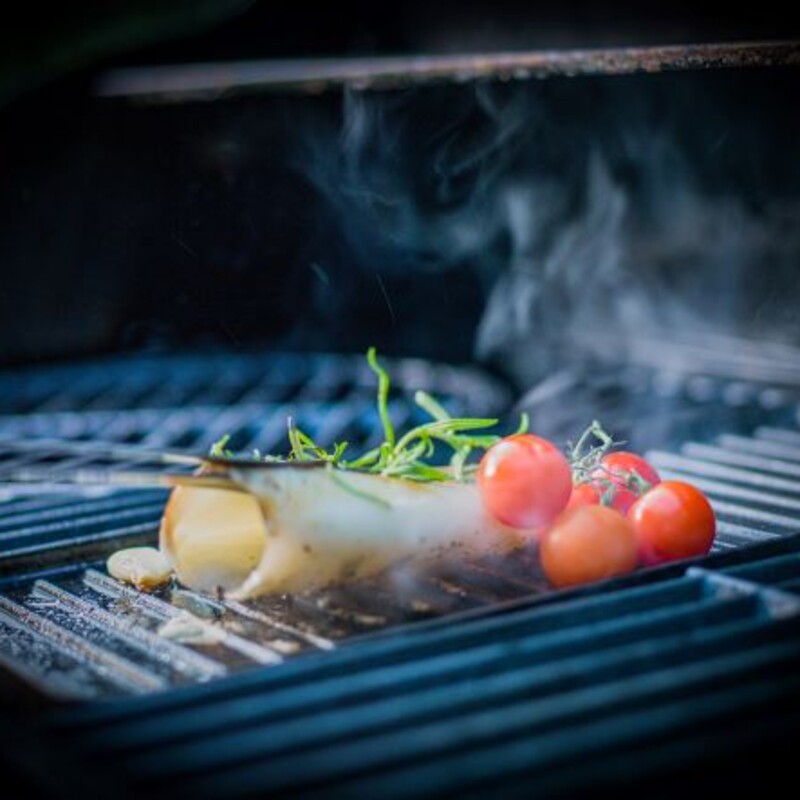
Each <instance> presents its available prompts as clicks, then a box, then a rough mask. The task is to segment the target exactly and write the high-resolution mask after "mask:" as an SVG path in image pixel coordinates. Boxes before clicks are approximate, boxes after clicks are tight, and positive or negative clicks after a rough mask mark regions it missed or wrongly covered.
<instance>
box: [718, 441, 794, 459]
mask: <svg viewBox="0 0 800 800" xmlns="http://www.w3.org/2000/svg"><path fill="white" fill-rule="evenodd" d="M717 442H718V443H719V445H720V446H721V447H724V448H726V449H728V450H736V451H737V452H741V453H750V454H753V455H756V456H765V457H767V458H775V459H778V460H780V461H789V462H791V463H793V464H798V463H800V444H784V443H781V442H773V441H769V440H765V439H754V438H751V437H749V436H734V435H732V434H723V435H721V436H719V437H718V438H717Z"/></svg>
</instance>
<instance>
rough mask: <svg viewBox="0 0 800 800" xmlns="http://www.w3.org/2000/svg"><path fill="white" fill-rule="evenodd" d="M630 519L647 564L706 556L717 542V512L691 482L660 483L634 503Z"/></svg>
mask: <svg viewBox="0 0 800 800" xmlns="http://www.w3.org/2000/svg"><path fill="white" fill-rule="evenodd" d="M628 517H629V518H630V520H631V522H632V523H633V527H634V530H635V531H636V541H637V545H638V548H639V559H640V560H641V562H642V563H643V564H650V565H652V564H662V563H664V562H665V561H675V560H677V559H679V558H691V557H692V556H701V555H705V553H707V552H708V551H709V550H710V549H711V545H712V544H713V543H714V535H715V533H716V529H717V523H716V519H715V517H714V509H712V508H711V504H710V503H709V502H708V499H707V498H706V496H705V495H704V494H703V493H702V492H701V491H700V490H699V489H697V488H696V487H694V486H692V485H691V484H688V483H682V482H681V481H663V482H662V483H659V484H658V486H655V487H653V488H652V489H651V490H650V491H649V492H647V493H646V494H644V495H642V497H640V498H639V499H638V500H637V501H636V502H635V503H634V504H633V506H632V507H631V510H630V511H629V512H628Z"/></svg>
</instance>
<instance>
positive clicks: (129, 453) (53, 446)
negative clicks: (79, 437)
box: [0, 439, 203, 466]
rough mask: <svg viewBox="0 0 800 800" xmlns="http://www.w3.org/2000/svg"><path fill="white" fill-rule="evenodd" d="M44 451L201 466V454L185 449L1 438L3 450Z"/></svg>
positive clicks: (0, 442)
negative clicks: (190, 452)
mask: <svg viewBox="0 0 800 800" xmlns="http://www.w3.org/2000/svg"><path fill="white" fill-rule="evenodd" d="M40 451H41V452H42V453H43V454H45V455H48V456H53V455H64V456H94V457H95V458H102V459H103V460H105V461H122V462H131V461H147V462H151V463H155V464H187V465H189V466H200V464H202V463H203V458H202V457H200V456H195V455H191V454H188V453H173V452H165V451H163V450H147V449H144V448H141V447H136V446H135V445H124V444H114V443H111V442H83V441H80V442H76V441H65V440H63V439H11V440H0V452H2V453H38V452H40Z"/></svg>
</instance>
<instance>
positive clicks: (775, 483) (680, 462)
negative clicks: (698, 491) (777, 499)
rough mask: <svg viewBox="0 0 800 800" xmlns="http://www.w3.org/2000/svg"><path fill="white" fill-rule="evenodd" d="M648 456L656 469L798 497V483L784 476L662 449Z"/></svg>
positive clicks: (799, 485) (799, 492)
mask: <svg viewBox="0 0 800 800" xmlns="http://www.w3.org/2000/svg"><path fill="white" fill-rule="evenodd" d="M648 458H649V459H650V460H651V461H652V462H653V464H654V466H655V467H656V468H658V469H661V468H662V467H663V468H664V469H671V470H675V471H680V472H685V473H687V474H688V475H700V476H701V477H703V476H707V477H711V478H718V479H721V480H729V481H731V482H732V483H737V484H744V485H745V486H752V487H755V488H758V489H765V490H767V491H772V492H778V493H785V494H789V495H793V496H795V497H800V483H798V482H797V481H794V480H789V478H785V477H774V476H773V475H764V474H762V473H758V472H751V471H750V470H747V469H740V468H737V467H732V466H728V465H726V464H721V463H719V464H718V463H714V462H710V461H700V460H697V459H695V458H689V457H688V456H685V455H676V454H674V453H667V452H664V451H662V450H653V451H650V452H649V453H648Z"/></svg>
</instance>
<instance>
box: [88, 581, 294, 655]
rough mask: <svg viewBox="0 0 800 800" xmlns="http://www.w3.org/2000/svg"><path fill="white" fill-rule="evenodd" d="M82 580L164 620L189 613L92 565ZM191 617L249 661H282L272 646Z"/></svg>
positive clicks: (198, 625)
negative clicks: (121, 581)
mask: <svg viewBox="0 0 800 800" xmlns="http://www.w3.org/2000/svg"><path fill="white" fill-rule="evenodd" d="M83 580H84V583H85V584H86V585H87V586H88V587H89V588H91V589H93V590H94V591H96V592H98V593H100V594H103V595H105V596H106V597H111V598H113V599H116V600H119V599H124V600H125V601H127V602H128V603H130V604H132V605H133V606H135V607H136V608H137V609H139V610H140V611H141V612H142V613H144V614H145V615H147V616H149V617H152V618H153V619H156V620H157V621H159V622H161V623H164V624H165V623H167V622H170V621H172V620H175V619H178V618H179V617H181V615H185V614H187V613H188V612H185V611H181V610H180V609H178V608H175V606H172V605H170V604H169V603H167V602H165V601H164V600H159V599H158V598H157V597H153V596H152V595H146V594H144V593H142V592H139V591H137V590H136V589H133V588H131V587H129V586H124V585H123V584H121V583H119V582H118V581H116V580H114V579H113V578H110V577H108V576H107V575H103V574H102V573H101V572H98V571H97V570H94V569H89V570H87V571H86V573H85V574H84V578H83ZM192 617H193V620H192V623H193V625H196V626H197V627H199V628H202V629H205V630H207V631H208V632H209V634H210V635H211V637H212V639H214V640H218V641H219V643H220V644H221V645H223V646H224V647H226V648H228V649H229V650H233V651H235V652H237V653H239V654H240V655H243V656H245V657H246V658H248V659H250V660H251V661H254V662H256V663H258V664H279V663H280V662H281V661H283V656H282V655H281V654H280V653H278V652H276V651H275V650H271V649H270V648H268V647H265V646H263V645H260V644H257V643H255V642H251V641H249V640H248V639H245V638H243V637H241V636H238V635H236V634H235V633H231V632H230V631H226V630H223V629H220V628H217V627H213V626H211V625H210V623H208V622H206V621H205V620H202V619H200V618H199V617H195V616H194V615H192Z"/></svg>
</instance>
